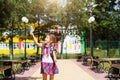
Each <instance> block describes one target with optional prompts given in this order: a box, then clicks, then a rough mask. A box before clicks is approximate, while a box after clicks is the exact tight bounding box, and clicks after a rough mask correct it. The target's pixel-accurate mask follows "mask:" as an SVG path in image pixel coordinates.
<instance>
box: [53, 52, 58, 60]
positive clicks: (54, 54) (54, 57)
mask: <svg viewBox="0 0 120 80" xmlns="http://www.w3.org/2000/svg"><path fill="white" fill-rule="evenodd" d="M53 59H54V61H55V62H57V57H56V51H53Z"/></svg>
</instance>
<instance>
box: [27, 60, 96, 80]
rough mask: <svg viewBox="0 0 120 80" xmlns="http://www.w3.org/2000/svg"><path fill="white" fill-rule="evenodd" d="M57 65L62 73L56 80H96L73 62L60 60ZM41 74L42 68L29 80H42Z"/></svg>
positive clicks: (57, 75)
mask: <svg viewBox="0 0 120 80" xmlns="http://www.w3.org/2000/svg"><path fill="white" fill-rule="evenodd" d="M57 65H58V67H59V71H60V73H59V74H56V75H55V80H95V79H93V78H92V77H91V76H90V75H89V74H88V73H87V72H85V71H84V70H82V69H81V68H80V67H79V66H77V65H76V64H75V63H74V62H73V61H71V60H58V62H57ZM39 72H40V68H39V69H38V70H37V71H36V72H35V73H34V74H33V75H32V76H31V77H32V78H31V79H29V80H33V79H35V80H42V77H41V75H40V74H39Z"/></svg>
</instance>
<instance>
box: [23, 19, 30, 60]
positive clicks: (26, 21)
mask: <svg viewBox="0 0 120 80" xmlns="http://www.w3.org/2000/svg"><path fill="white" fill-rule="evenodd" d="M28 21H29V20H28V18H27V17H22V22H23V23H24V24H26V23H28ZM24 52H25V53H24V58H25V59H26V25H25V49H24Z"/></svg>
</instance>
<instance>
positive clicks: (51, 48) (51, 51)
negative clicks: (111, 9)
mask: <svg viewBox="0 0 120 80" xmlns="http://www.w3.org/2000/svg"><path fill="white" fill-rule="evenodd" d="M44 49H45V44H44V46H43V48H42V54H41V61H42V57H43V50H44ZM54 50H55V46H54V45H50V56H51V57H52V60H53V62H54V57H53V51H54Z"/></svg>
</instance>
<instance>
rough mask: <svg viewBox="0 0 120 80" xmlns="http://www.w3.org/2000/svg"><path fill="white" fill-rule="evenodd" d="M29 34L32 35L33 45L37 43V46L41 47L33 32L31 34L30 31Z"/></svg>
mask: <svg viewBox="0 0 120 80" xmlns="http://www.w3.org/2000/svg"><path fill="white" fill-rule="evenodd" d="M30 35H31V36H32V37H33V40H34V43H35V45H37V46H38V47H42V44H40V43H38V42H37V40H36V38H35V36H34V34H33V32H32V31H31V32H30Z"/></svg>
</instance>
